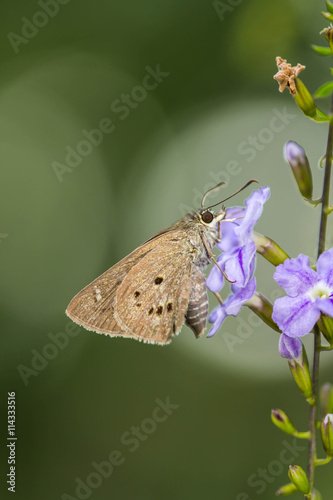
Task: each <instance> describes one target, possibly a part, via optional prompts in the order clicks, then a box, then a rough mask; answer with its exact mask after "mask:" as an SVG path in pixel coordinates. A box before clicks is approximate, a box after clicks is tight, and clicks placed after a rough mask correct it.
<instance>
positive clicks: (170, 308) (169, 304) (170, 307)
mask: <svg viewBox="0 0 333 500" xmlns="http://www.w3.org/2000/svg"><path fill="white" fill-rule="evenodd" d="M167 311H168V312H170V311H172V302H169V303H168V305H167Z"/></svg>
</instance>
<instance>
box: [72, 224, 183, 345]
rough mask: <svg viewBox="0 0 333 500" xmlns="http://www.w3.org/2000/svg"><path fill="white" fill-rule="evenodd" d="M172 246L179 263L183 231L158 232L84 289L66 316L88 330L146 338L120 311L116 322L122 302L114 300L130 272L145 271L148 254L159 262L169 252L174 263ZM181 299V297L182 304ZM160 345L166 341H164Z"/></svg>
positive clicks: (73, 300)
mask: <svg viewBox="0 0 333 500" xmlns="http://www.w3.org/2000/svg"><path fill="white" fill-rule="evenodd" d="M185 239H186V238H185ZM169 244H171V247H170V250H171V252H173V251H174V250H176V249H175V247H177V250H176V255H175V256H177V259H178V260H179V259H180V255H182V256H183V258H184V251H185V246H184V232H183V231H181V230H171V229H170V230H169V231H167V232H162V233H159V234H158V235H156V237H154V238H152V239H150V240H148V241H147V242H146V243H144V244H143V245H141V246H140V247H138V248H137V249H136V250H134V251H133V252H132V253H131V254H130V255H128V256H127V257H125V258H124V259H123V260H121V261H120V262H118V263H117V264H116V265H115V266H113V267H111V268H110V269H109V270H108V271H106V272H105V273H104V274H102V275H101V276H99V277H98V278H97V279H95V280H94V281H93V282H92V283H90V284H89V285H88V286H86V287H85V288H84V289H83V290H81V291H80V292H79V293H78V294H77V295H76V296H75V297H74V298H73V299H72V301H71V302H70V304H69V306H68V308H67V310H66V314H67V315H68V316H69V317H70V318H71V319H72V320H73V321H75V322H76V323H78V324H79V325H82V326H83V327H84V328H86V329H87V330H93V331H95V332H97V333H105V334H110V335H111V336H118V335H119V336H122V337H130V338H138V339H143V337H142V333H141V334H140V333H139V332H138V331H137V329H136V328H133V329H132V328H131V326H130V325H127V324H126V320H124V318H123V317H122V313H121V312H120V316H118V318H119V319H118V320H117V319H116V316H115V312H116V311H115V307H118V304H119V302H118V301H116V300H115V299H116V296H118V291H119V290H121V289H122V292H121V293H122V295H124V288H123V287H122V284H123V281H125V279H126V277H127V275H128V274H129V273H132V275H133V274H134V275H135V274H136V273H135V272H134V271H133V270H134V268H135V267H136V266H137V265H138V264H141V267H140V272H142V269H144V267H145V264H143V265H142V261H143V260H144V259H145V257H146V256H148V255H149V254H152V257H151V261H154V260H155V261H156V259H158V258H159V255H161V256H163V255H164V254H165V253H166V254H168V257H169V258H170V262H172V259H173V255H172V254H170V252H169V253H168V251H167V248H168V246H169ZM162 249H164V250H162ZM156 251H157V252H158V255H157V254H156ZM149 264H150V261H149ZM163 265H164V264H163ZM187 281H188V280H187ZM188 286H190V284H189V285H188ZM188 294H189V291H188ZM188 294H187V295H188ZM119 297H120V296H119ZM125 298H126V294H125ZM182 300H183V299H182V298H180V297H179V301H180V302H181V303H182ZM119 309H121V310H122V307H121V306H119ZM183 309H184V306H177V310H178V311H180V310H181V311H182V312H183V319H184V315H185V312H186V308H185V309H184V310H183ZM128 312H129V311H128ZM178 314H180V313H178ZM171 317H172V318H173V317H174V316H171V315H169V319H170V318H171ZM120 318H121V319H120ZM178 325H179V319H178V317H177V322H176V327H175V328H176V332H178V331H179V329H180V327H179V328H178ZM180 326H181V325H180ZM172 327H173V323H172V324H171V331H172ZM147 328H148V325H147ZM155 328H156V327H155ZM157 343H165V342H163V341H161V342H157Z"/></svg>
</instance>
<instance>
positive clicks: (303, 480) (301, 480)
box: [288, 465, 310, 495]
mask: <svg viewBox="0 0 333 500" xmlns="http://www.w3.org/2000/svg"><path fill="white" fill-rule="evenodd" d="M288 476H289V479H290V481H291V482H292V483H293V484H294V485H295V486H296V488H297V489H298V491H300V492H301V493H303V494H304V495H307V494H308V493H310V484H309V480H308V478H307V475H306V474H305V472H304V470H303V469H302V467H300V466H299V465H290V466H289V471H288Z"/></svg>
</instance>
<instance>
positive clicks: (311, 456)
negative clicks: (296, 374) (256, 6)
mask: <svg viewBox="0 0 333 500" xmlns="http://www.w3.org/2000/svg"><path fill="white" fill-rule="evenodd" d="M330 115H331V121H330V125H329V129H328V136H327V146H326V155H325V173H324V182H323V192H322V204H321V216H320V228H319V241H318V255H317V257H319V256H320V255H321V254H322V253H323V252H324V250H325V241H326V227H327V217H328V204H329V193H330V180H331V167H332V148H333V95H332V99H331V109H330ZM320 351H321V333H320V330H319V328H318V326H317V325H316V326H315V328H314V349H313V367H312V387H313V397H314V400H315V405H314V406H311V409H310V421H309V432H310V434H311V438H310V443H309V453H308V479H309V483H310V486H311V491H312V489H313V480H314V463H315V460H316V420H317V394H318V374H319V356H320ZM305 498H306V497H305Z"/></svg>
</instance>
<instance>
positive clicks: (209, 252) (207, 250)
mask: <svg viewBox="0 0 333 500" xmlns="http://www.w3.org/2000/svg"><path fill="white" fill-rule="evenodd" d="M201 238H202V241H203V244H204V246H205V249H206V252H207V255H208V257H209V258H210V260H211V261H213V262H214V264H215V265H216V266H217V267H218V268H219V270H220V271H221V273H222V274H223V276H224V277H225V279H226V280H227V281H229V283H236V281H231V280H230V279H229V278H228V276H227V275H226V274H225V272H224V271H223V269H221V267H220V266H219V264H218V262H217V261H216V260H215V258H214V255H213V254H212V252H211V249H210V246H209V244H208V241H207V239H206V236H205V235H204V234H202V235H201Z"/></svg>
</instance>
